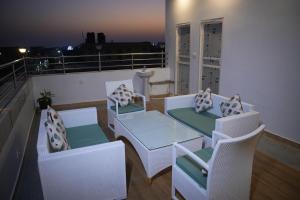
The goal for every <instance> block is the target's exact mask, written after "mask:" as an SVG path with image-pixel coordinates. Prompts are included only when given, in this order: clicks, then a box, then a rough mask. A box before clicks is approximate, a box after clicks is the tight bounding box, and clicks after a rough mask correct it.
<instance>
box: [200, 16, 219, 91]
mask: <svg viewBox="0 0 300 200" xmlns="http://www.w3.org/2000/svg"><path fill="white" fill-rule="evenodd" d="M222 26H223V22H222V19H216V20H210V21H206V22H202V23H201V35H200V41H201V42H200V43H201V45H200V47H201V51H200V52H202V55H201V57H200V58H201V59H200V62H201V64H202V74H201V80H202V81H201V87H200V88H201V89H202V90H205V89H206V88H208V87H209V88H210V89H211V91H212V92H213V93H215V94H218V93H219V82H220V81H219V80H220V67H221V44H222Z"/></svg>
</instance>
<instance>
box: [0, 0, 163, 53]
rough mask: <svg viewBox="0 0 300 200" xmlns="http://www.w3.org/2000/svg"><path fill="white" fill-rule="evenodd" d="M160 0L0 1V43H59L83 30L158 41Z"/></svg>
mask: <svg viewBox="0 0 300 200" xmlns="http://www.w3.org/2000/svg"><path fill="white" fill-rule="evenodd" d="M164 28H165V0H1V1H0V46H25V47H26V46H48V47H51V46H65V45H73V46H75V45H78V44H80V43H81V42H83V40H84V39H83V35H84V37H85V35H86V32H95V33H97V32H103V33H105V35H106V41H108V42H110V41H112V40H113V41H114V42H139V41H151V42H158V41H164V31H165V30H164Z"/></svg>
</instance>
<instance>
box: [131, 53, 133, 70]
mask: <svg viewBox="0 0 300 200" xmlns="http://www.w3.org/2000/svg"><path fill="white" fill-rule="evenodd" d="M131 69H133V53H131Z"/></svg>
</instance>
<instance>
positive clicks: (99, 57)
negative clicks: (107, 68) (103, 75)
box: [98, 51, 101, 72]
mask: <svg viewBox="0 0 300 200" xmlns="http://www.w3.org/2000/svg"><path fill="white" fill-rule="evenodd" d="M98 62H99V72H101V55H100V51H99V54H98Z"/></svg>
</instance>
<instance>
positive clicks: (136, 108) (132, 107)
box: [111, 103, 144, 114]
mask: <svg viewBox="0 0 300 200" xmlns="http://www.w3.org/2000/svg"><path fill="white" fill-rule="evenodd" d="M111 109H112V110H114V111H116V106H111ZM143 109H144V107H143V106H140V105H137V104H134V103H129V104H128V105H127V106H123V107H121V106H119V108H118V110H119V114H124V113H130V112H136V111H141V110H143Z"/></svg>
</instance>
